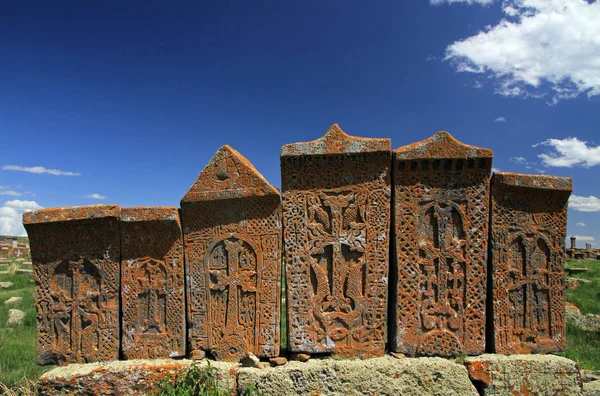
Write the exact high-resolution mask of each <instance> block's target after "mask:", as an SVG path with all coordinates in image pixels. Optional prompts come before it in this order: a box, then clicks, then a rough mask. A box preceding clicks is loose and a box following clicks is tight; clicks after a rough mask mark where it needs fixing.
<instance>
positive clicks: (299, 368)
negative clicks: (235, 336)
mask: <svg viewBox="0 0 600 396" xmlns="http://www.w3.org/2000/svg"><path fill="white" fill-rule="evenodd" d="M251 384H255V385H256V387H257V388H258V389H259V390H260V391H261V392H262V394H264V395H415V396H426V395H440V396H442V395H443V396H452V395H456V396H464V395H477V391H476V389H475V387H474V386H473V384H472V383H471V381H470V380H469V375H468V373H467V370H466V368H465V367H464V366H462V365H460V364H456V363H454V362H452V361H449V360H446V359H441V358H418V359H396V358H393V357H390V356H384V357H379V358H372V359H366V360H336V359H314V358H313V359H310V360H309V361H308V362H306V363H303V362H297V361H290V362H288V363H287V364H286V365H284V366H280V367H271V368H265V369H255V368H240V369H239V374H238V390H239V389H242V388H243V387H244V386H248V385H251Z"/></svg>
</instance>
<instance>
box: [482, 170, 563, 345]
mask: <svg viewBox="0 0 600 396" xmlns="http://www.w3.org/2000/svg"><path fill="white" fill-rule="evenodd" d="M569 194H570V179H566V178H556V177H550V176H535V175H513V174H507V173H495V174H494V177H493V179H492V225H491V227H492V233H491V235H492V239H491V244H492V250H491V252H492V257H491V261H492V278H493V302H494V304H493V312H492V314H493V318H494V320H493V323H494V344H495V350H496V352H499V353H503V354H510V353H539V352H544V353H545V352H553V351H560V350H563V349H564V346H565V317H564V304H565V296H564V240H565V237H566V212H567V201H568V198H569Z"/></svg>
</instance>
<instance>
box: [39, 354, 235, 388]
mask: <svg viewBox="0 0 600 396" xmlns="http://www.w3.org/2000/svg"><path fill="white" fill-rule="evenodd" d="M193 362H194V361H192V360H172V359H155V360H126V361H115V362H108V363H88V364H70V365H67V366H63V367H57V368H55V369H53V370H51V371H48V372H47V373H45V374H43V375H42V376H41V377H40V379H39V382H38V394H39V395H57V394H86V395H116V396H121V395H123V396H126V395H127V396H128V395H140V396H141V395H148V394H155V393H156V392H158V391H159V388H158V384H159V382H160V381H161V380H162V379H164V378H165V377H167V376H170V375H174V374H176V373H177V372H179V371H180V370H185V369H187V368H188V367H189V366H190V365H191V364H192V363H193ZM195 362H196V364H198V367H199V368H200V369H203V368H206V367H207V365H208V363H207V361H206V360H203V361H195ZM210 365H211V367H214V368H215V369H216V377H217V385H218V386H219V387H222V388H224V389H226V390H227V391H229V392H230V393H231V394H235V389H236V382H235V378H236V373H235V369H236V366H235V365H233V364H229V363H222V362H214V361H213V362H210Z"/></svg>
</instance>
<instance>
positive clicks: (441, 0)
mask: <svg viewBox="0 0 600 396" xmlns="http://www.w3.org/2000/svg"><path fill="white" fill-rule="evenodd" d="M493 2H494V0H429V4H431V5H440V4H445V3H448V4H453V3H465V4H483V5H490V4H492V3H493Z"/></svg>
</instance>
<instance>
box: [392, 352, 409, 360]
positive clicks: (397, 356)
mask: <svg viewBox="0 0 600 396" xmlns="http://www.w3.org/2000/svg"><path fill="white" fill-rule="evenodd" d="M390 355H392V356H393V357H395V358H396V359H404V358H405V357H406V355H405V354H403V353H397V352H391V351H390Z"/></svg>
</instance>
